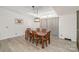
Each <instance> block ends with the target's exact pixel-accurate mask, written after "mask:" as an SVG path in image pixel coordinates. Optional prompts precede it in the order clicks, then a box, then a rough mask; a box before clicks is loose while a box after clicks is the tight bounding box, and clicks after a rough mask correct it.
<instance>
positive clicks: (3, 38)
mask: <svg viewBox="0 0 79 59" xmlns="http://www.w3.org/2000/svg"><path fill="white" fill-rule="evenodd" d="M23 35H24V34H18V35H12V36H6V37H2V38H0V40H5V39H9V38H13V37H18V36H23Z"/></svg>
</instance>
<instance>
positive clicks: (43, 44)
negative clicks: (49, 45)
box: [42, 38, 44, 48]
mask: <svg viewBox="0 0 79 59" xmlns="http://www.w3.org/2000/svg"><path fill="white" fill-rule="evenodd" d="M42 48H44V40H43V38H42Z"/></svg>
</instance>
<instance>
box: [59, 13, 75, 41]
mask: <svg viewBox="0 0 79 59" xmlns="http://www.w3.org/2000/svg"><path fill="white" fill-rule="evenodd" d="M76 26H77V19H76V13H75V14H69V15H63V16H60V17H59V37H60V38H63V39H64V38H69V39H72V41H76V32H77V27H76Z"/></svg>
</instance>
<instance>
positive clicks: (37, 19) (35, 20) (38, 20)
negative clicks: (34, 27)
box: [32, 6, 40, 22]
mask: <svg viewBox="0 0 79 59" xmlns="http://www.w3.org/2000/svg"><path fill="white" fill-rule="evenodd" d="M32 8H33V10H34V9H35V6H32ZM36 13H37V17H35V18H34V22H40V18H39V17H38V7H36Z"/></svg>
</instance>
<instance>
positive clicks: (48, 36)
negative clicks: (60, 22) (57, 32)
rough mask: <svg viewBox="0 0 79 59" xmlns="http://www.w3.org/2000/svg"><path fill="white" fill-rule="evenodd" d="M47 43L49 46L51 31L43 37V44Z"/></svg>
mask: <svg viewBox="0 0 79 59" xmlns="http://www.w3.org/2000/svg"><path fill="white" fill-rule="evenodd" d="M44 43H45V44H46V46H48V45H47V44H48V43H49V44H50V31H49V32H47V34H46V35H45V37H43V39H42V44H44Z"/></svg>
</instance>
